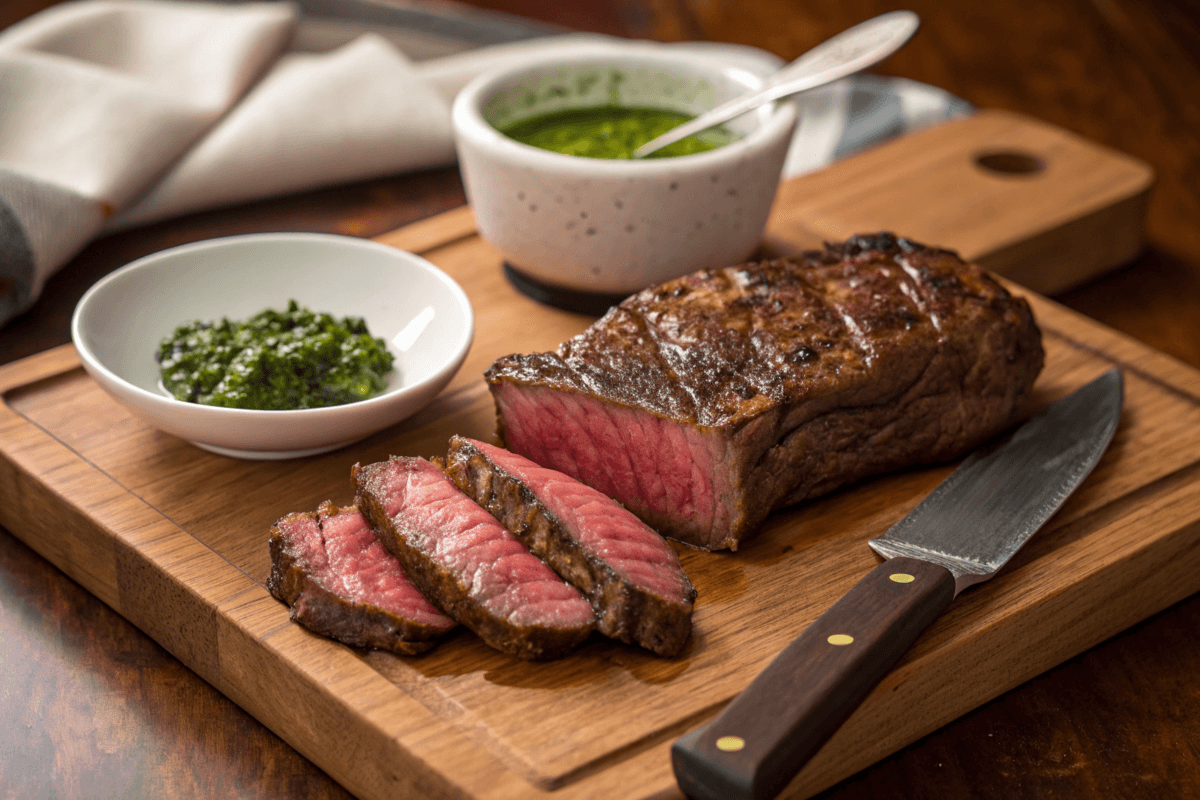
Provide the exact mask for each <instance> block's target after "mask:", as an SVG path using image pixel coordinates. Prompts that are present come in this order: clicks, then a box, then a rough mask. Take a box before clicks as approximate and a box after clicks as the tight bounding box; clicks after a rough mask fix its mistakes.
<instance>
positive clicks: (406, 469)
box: [353, 456, 595, 659]
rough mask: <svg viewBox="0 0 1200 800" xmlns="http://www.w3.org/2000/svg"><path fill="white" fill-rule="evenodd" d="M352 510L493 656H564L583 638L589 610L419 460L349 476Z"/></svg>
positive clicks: (590, 622) (396, 459) (399, 460)
mask: <svg viewBox="0 0 1200 800" xmlns="http://www.w3.org/2000/svg"><path fill="white" fill-rule="evenodd" d="M353 475H354V484H355V487H356V489H357V492H358V504H359V507H360V508H362V510H363V513H364V514H365V515H366V516H367V519H369V520H370V522H371V525H372V526H374V528H375V530H376V532H377V533H378V534H379V537H380V539H381V540H382V541H383V543H384V545H385V546H386V547H387V548H388V550H389V551H390V552H392V553H393V554H394V555H395V556H396V557H397V558H398V559H400V561H401V563H402V564H404V566H405V569H406V570H407V571H408V574H409V575H411V576H412V579H413V581H414V582H415V583H416V584H417V586H418V587H419V588H420V589H421V591H422V592H423V593H424V594H425V596H426V597H429V598H430V599H431V600H433V601H434V602H435V603H437V605H438V606H439V607H440V608H441V609H442V610H444V611H445V612H446V613H447V614H449V615H450V616H451V617H453V618H454V619H456V620H458V621H459V622H461V623H462V624H463V625H466V626H467V627H468V628H470V629H471V630H473V631H475V633H477V634H478V635H479V637H480V638H481V639H483V640H484V641H485V642H487V643H488V644H489V645H491V646H492V647H495V648H496V649H497V650H501V651H503V652H505V653H509V654H511V655H514V656H517V657H518V658H523V659H550V658H557V657H559V656H561V655H564V654H565V653H566V652H567V651H569V650H570V649H571V648H573V647H575V646H576V645H578V644H579V643H580V642H582V641H583V640H584V639H586V638H587V636H588V634H589V633H590V632H591V630H592V628H593V627H594V626H595V615H594V613H593V612H592V607H591V606H590V605H589V604H588V602H587V600H585V599H584V598H583V596H582V595H581V594H579V592H578V591H577V590H576V589H575V588H574V587H572V586H570V585H569V584H568V583H566V582H565V581H563V579H562V578H560V577H559V576H558V575H556V574H554V571H553V570H551V569H550V568H549V567H548V566H546V564H545V563H543V562H542V561H541V560H539V559H538V558H537V557H536V556H534V555H533V554H532V553H530V552H529V548H527V547H526V546H525V545H524V544H522V543H521V542H520V540H518V539H517V538H516V537H515V536H513V535H512V534H511V533H509V532H508V530H507V529H505V528H504V526H503V525H501V524H500V523H499V522H497V521H496V519H495V517H493V516H492V515H491V514H489V513H488V512H487V511H485V510H484V509H483V508H482V507H480V506H479V505H478V504H477V503H476V502H475V501H474V500H472V499H471V498H469V497H467V496H466V495H465V494H463V493H462V492H461V491H460V490H459V489H458V487H457V486H455V485H454V483H453V482H452V481H451V480H450V479H449V478H448V477H446V475H445V473H443V472H442V471H441V470H440V469H438V468H437V467H436V466H434V465H433V464H431V463H430V462H428V461H426V460H425V459H423V458H405V457H400V456H392V457H391V458H390V459H389V460H388V461H382V462H378V463H375V464H368V465H366V466H360V465H358V464H356V465H355V466H354V470H353Z"/></svg>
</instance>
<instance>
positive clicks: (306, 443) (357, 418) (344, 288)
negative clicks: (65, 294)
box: [71, 233, 475, 459]
mask: <svg viewBox="0 0 1200 800" xmlns="http://www.w3.org/2000/svg"><path fill="white" fill-rule="evenodd" d="M291 299H295V300H296V301H298V302H299V303H301V304H302V305H306V306H308V307H309V308H311V309H312V310H313V311H317V312H326V313H329V314H333V315H334V316H336V317H345V316H355V317H362V318H363V319H364V320H366V323H367V328H368V330H370V332H371V334H372V335H373V336H377V337H379V338H381V339H383V340H384V341H385V342H386V343H387V347H388V350H389V351H390V352H391V353H392V355H393V356H394V358H395V366H394V369H393V371H392V373H391V374H390V375H389V376H388V387H387V389H386V390H384V392H383V393H382V394H379V395H377V396H375V397H372V398H370V399H368V400H362V401H360V402H357V403H348V404H346V405H341V406H330V407H328V408H308V409H299V410H294V411H258V410H251V409H244V408H218V407H216V406H205V405H199V404H198V403H186V402H183V401H182V400H176V399H175V398H174V397H172V396H170V395H169V394H167V392H166V390H164V389H163V388H162V387H161V383H160V381H159V368H158V362H157V361H156V359H155V352H156V351H157V350H158V344H159V342H160V341H161V340H162V339H163V338H164V337H167V336H169V335H170V334H171V333H172V332H173V331H174V330H175V328H176V326H178V325H181V324H185V323H189V322H192V321H194V320H217V319H220V318H221V317H229V318H230V319H235V320H237V319H246V318H247V317H250V316H252V315H254V314H257V313H258V312H259V311H262V310H263V309H265V308H276V309H282V308H284V307H286V306H287V302H288V300H291ZM474 330H475V321H474V314H473V313H472V311H471V303H470V301H469V300H468V299H467V296H466V294H465V293H464V292H463V290H462V289H461V288H460V287H459V285H458V284H457V283H455V282H454V280H453V279H451V278H450V276H448V275H446V273H444V272H442V271H441V270H440V269H438V268H437V267H435V266H434V265H433V264H430V263H429V262H428V261H426V260H425V259H423V258H421V257H420V256H416V255H413V254H412V253H406V252H404V251H402V250H397V249H396V248H394V247H388V246H387V245H383V244H379V243H378V242H371V241H367V240H364V239H355V238H352V237H349V236H333V235H329V234H320V233H257V234H249V235H246V236H230V237H227V238H223V239H210V240H207V241H203V242H194V243H192V244H185V245H182V246H180V247H173V248H171V249H169V250H163V251H161V252H158V253H154V254H153V255H149V256H146V257H145V258H142V259H139V260H137V261H134V262H133V263H132V264H128V265H126V266H125V267H122V268H121V269H119V270H117V271H116V272H114V273H112V274H111V275H109V276H108V277H106V278H104V279H103V280H101V281H100V282H99V283H97V284H96V285H95V286H93V287H92V288H91V289H89V290H88V291H87V293H86V294H85V295H84V296H83V298H82V299H81V300H80V301H79V304H78V305H77V306H76V307H75V315H74V317H73V318H72V320H71V338H72V339H73V340H74V342H75V348H76V349H77V350H78V351H79V358H80V361H82V362H83V366H84V369H86V370H87V372H88V374H89V375H91V376H92V378H93V379H95V381H96V382H97V383H98V384H100V387H101V388H103V389H104V390H105V391H107V392H108V393H109V394H110V395H112V396H113V398H115V399H116V400H117V401H118V402H119V403H121V404H122V405H123V406H125V407H126V408H127V409H129V411H131V412H132V413H134V414H136V415H138V416H139V417H142V418H144V419H145V420H147V421H148V422H149V423H150V424H152V425H154V426H155V427H157V428H160V429H161V430H164V431H166V432H167V433H171V434H174V435H175V436H178V437H180V438H182V439H186V440H187V441H190V442H191V443H192V444H194V445H196V446H197V447H201V448H204V449H205V450H210V451H212V452H214V453H219V454H221V455H226V456H232V457H235V458H246V459H281V458H297V457H300V456H308V455H314V454H316V453H323V452H325V451H328V450H334V449H336V448H339V447H343V446H345V445H347V444H350V443H352V442H355V441H358V440H359V439H362V438H363V437H365V436H369V435H370V434H372V433H374V432H376V431H378V430H381V429H382V428H386V427H387V426H389V425H392V424H394V423H397V422H399V421H400V420H402V419H405V418H406V417H408V416H410V415H412V414H414V413H416V412H417V411H418V410H420V409H421V408H422V407H424V406H425V405H426V404H428V403H429V402H430V401H431V400H433V398H434V397H435V396H436V395H437V394H438V392H440V391H441V390H442V388H443V387H444V386H445V385H446V384H447V383H448V382H449V381H450V379H451V378H452V377H453V376H454V373H455V372H457V371H458V368H459V367H460V366H461V365H462V362H463V359H464V358H466V355H467V351H468V350H469V349H470V346H471V339H472V337H473V335H474Z"/></svg>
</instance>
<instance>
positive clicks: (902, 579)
mask: <svg viewBox="0 0 1200 800" xmlns="http://www.w3.org/2000/svg"><path fill="white" fill-rule="evenodd" d="M888 577H889V578H890V579H892V580H893V581H895V582H896V583H912V582H913V581H915V580H916V578H914V577H913V576H912V575H908V574H907V573H904V572H895V573H892V574H891V575H888Z"/></svg>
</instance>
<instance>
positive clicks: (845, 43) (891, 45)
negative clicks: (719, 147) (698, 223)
mask: <svg viewBox="0 0 1200 800" xmlns="http://www.w3.org/2000/svg"><path fill="white" fill-rule="evenodd" d="M918 24H919V18H918V17H917V15H916V14H915V13H913V12H912V11H889V12H888V13H886V14H880V15H879V16H878V17H873V18H872V19H869V20H867V21H866V22H862V23H860V24H858V25H855V26H854V27H853V28H850V29H848V30H845V31H842V32H841V33H839V34H838V35H837V36H834V37H833V38H831V39H827V40H826V41H824V42H822V43H821V44H819V45H817V46H816V47H814V48H813V49H812V50H809V51H808V52H807V53H805V54H804V55H802V56H800V58H798V59H796V60H795V61H793V62H792V63H790V64H788V65H787V66H785V67H784V68H783V69H781V70H779V71H778V72H776V73H775V74H774V75H772V76H771V77H770V78H768V79H767V81H766V83H765V84H764V85H763V86H762V88H760V89H758V90H757V91H754V92H751V93H750V94H746V95H742V96H740V97H735V98H733V99H732V100H729V101H727V102H725V103H722V104H721V105H719V106H717V107H716V108H714V109H712V110H710V111H706V112H705V113H703V114H701V115H700V116H698V117H696V118H695V119H693V120H690V121H688V122H685V123H684V124H682V125H680V126H679V127H677V128H672V129H671V130H669V131H667V132H666V133H664V134H663V135H662V136H659V137H658V138H656V139H651V140H650V141H649V142H646V143H645V144H644V145H642V146H641V147H639V148H637V149H636V150H634V151H633V157H634V158H645V157H646V156H648V155H649V154H650V153H653V152H654V151H655V150H659V149H661V148H663V147H666V146H667V145H669V144H673V143H675V142H677V141H679V140H680V139H684V138H686V137H688V136H691V135H692V134H696V133H699V132H700V131H703V130H707V129H708V128H711V127H713V126H715V125H720V124H721V123H722V122H728V121H729V120H731V119H733V118H734V117H737V116H740V115H742V114H744V113H746V112H747V111H750V110H752V109H754V108H757V107H759V106H761V105H763V104H764V103H769V102H771V101H772V100H778V99H780V98H782V97H787V96H789V95H793V94H796V93H798V92H804V91H808V90H809V89H815V88H816V87H818V86H823V85H825V84H827V83H831V82H833V81H836V80H838V79H839V78H844V77H846V76H847V75H853V74H854V73H855V72H858V71H859V70H863V69H866V68H867V67H869V66H871V65H872V64H876V63H878V62H880V61H882V60H883V59H885V58H887V57H888V56H890V55H891V54H892V53H894V52H896V51H897V50H899V49H900V47H901V46H903V44H904V43H905V42H907V41H908V40H909V38H910V37H911V36H912V35H913V34H914V33H915V32H916V30H917V26H918Z"/></svg>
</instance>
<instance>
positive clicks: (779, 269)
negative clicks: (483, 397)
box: [485, 233, 1043, 550]
mask: <svg viewBox="0 0 1200 800" xmlns="http://www.w3.org/2000/svg"><path fill="white" fill-rule="evenodd" d="M1042 358H1043V353H1042V345H1041V332H1040V331H1039V330H1038V328H1037V326H1036V324H1035V323H1034V319H1033V314H1032V312H1031V311H1030V308H1029V304H1028V303H1027V302H1026V301H1025V300H1024V299H1022V298H1018V297H1013V296H1012V295H1010V294H1009V292H1007V291H1006V290H1005V289H1004V288H1003V287H1002V286H1001V285H1000V284H999V283H997V282H996V281H995V280H994V279H992V278H991V277H990V276H989V275H988V274H987V273H985V272H984V271H983V270H981V269H979V268H978V267H976V266H973V265H971V264H967V263H965V262H963V261H962V259H960V258H959V257H958V256H957V255H956V254H955V253H953V252H950V251H948V250H939V249H934V248H929V247H925V246H924V245H920V244H917V243H915V242H912V241H909V240H907V239H898V238H896V237H895V236H893V235H891V234H887V233H881V234H876V235H872V236H855V237H853V238H851V239H850V240H848V241H846V242H844V243H841V244H832V245H827V246H826V249H825V250H823V251H817V250H814V251H809V252H806V253H804V254H803V255H801V256H799V257H796V258H790V259H778V260H772V261H762V262H758V263H751V264H742V265H739V266H733V267H727V268H724V269H718V270H704V271H701V272H696V273H693V274H691V275H686V276H684V277H682V278H677V279H675V280H672V281H668V282H667V283H664V284H661V285H659V286H655V287H652V288H649V289H646V290H644V291H642V292H640V293H638V294H635V295H633V296H631V297H629V298H627V299H626V300H625V301H623V302H622V303H621V304H620V305H619V306H616V307H614V308H612V309H610V310H609V312H608V313H607V314H606V315H605V316H604V317H603V318H601V319H600V320H598V321H596V322H595V323H594V324H593V325H592V326H591V327H589V328H588V329H587V330H586V331H584V332H583V333H582V334H580V335H578V336H576V337H574V338H573V339H570V340H568V341H566V342H564V343H563V344H562V345H560V346H559V348H558V350H557V351H556V352H553V353H534V354H530V355H511V356H505V357H503V358H500V359H498V360H497V361H496V362H495V363H494V364H493V365H492V366H491V367H490V368H489V369H488V370H487V372H486V373H485V376H486V378H487V381H488V384H489V388H490V389H491V392H492V395H493V398H494V400H495V403H496V413H497V421H498V428H499V433H500V435H501V436H502V437H503V439H504V441H505V442H506V444H507V446H508V447H509V448H510V449H511V450H513V451H514V452H517V453H520V454H522V455H524V456H526V457H528V458H530V459H532V460H533V461H536V462H537V463H539V464H541V465H543V466H546V467H549V468H552V469H556V470H559V471H561V472H565V473H566V474H568V475H570V476H571V477H573V478H577V479H578V480H580V481H582V482H583V483H586V484H587V485H589V486H592V487H593V488H595V489H597V490H599V491H601V492H603V493H604V494H606V495H609V496H611V497H615V498H616V499H617V500H619V501H620V502H621V503H623V504H624V505H625V506H626V507H627V508H628V509H629V510H631V511H632V512H633V513H635V514H637V515H638V516H639V517H641V518H642V519H643V520H645V521H646V522H647V523H648V524H649V525H650V526H651V527H653V528H655V529H656V530H658V531H659V532H661V533H663V534H665V535H667V536H672V537H674V538H677V539H680V540H681V541H684V542H687V543H689V544H693V545H696V546H699V547H703V548H706V549H711V550H716V549H722V548H731V549H737V545H738V543H739V542H740V541H741V540H742V539H743V538H745V537H747V536H749V535H751V534H752V533H753V532H754V531H755V530H756V528H757V527H758V526H759V524H760V523H761V522H762V521H763V520H764V519H765V518H766V516H767V515H768V514H769V513H770V512H771V511H773V510H775V509H777V508H780V507H783V506H786V505H789V504H791V503H795V502H798V501H800V500H804V499H806V498H810V497H815V496H817V495H821V494H824V493H826V492H829V491H832V490H833V489H836V488H838V487H840V486H843V485H845V484H848V483H851V482H853V481H857V480H860V479H863V478H866V477H868V476H871V475H875V474H878V473H881V472H886V471H889V470H894V469H898V468H901V467H906V466H910V465H914V464H921V463H935V462H942V461H948V460H950V459H953V458H956V457H958V456H960V455H962V454H963V453H965V452H967V451H968V450H970V449H972V448H974V447H975V446H977V445H978V444H980V443H981V442H982V441H984V440H985V439H987V438H989V437H990V436H992V435H994V434H996V433H998V432H999V431H1001V430H1002V429H1004V428H1005V427H1007V426H1008V425H1009V424H1010V423H1012V422H1013V421H1014V420H1015V418H1016V416H1017V415H1018V414H1019V413H1020V410H1021V407H1022V405H1023V403H1024V401H1025V400H1026V399H1027V398H1028V396H1029V394H1030V390H1031V387H1032V386H1033V382H1034V379H1035V378H1036V377H1037V374H1038V372H1039V371H1040V370H1041V367H1042Z"/></svg>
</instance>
